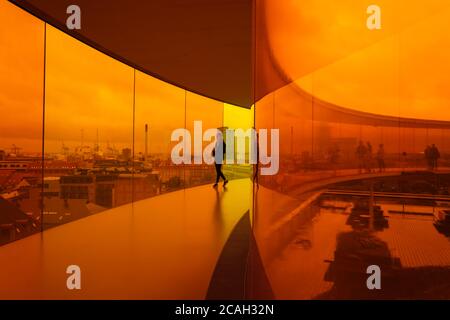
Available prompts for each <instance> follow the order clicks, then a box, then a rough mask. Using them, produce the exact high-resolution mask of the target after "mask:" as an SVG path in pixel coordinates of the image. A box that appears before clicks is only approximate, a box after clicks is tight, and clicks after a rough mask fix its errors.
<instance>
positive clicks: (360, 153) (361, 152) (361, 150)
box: [356, 141, 367, 173]
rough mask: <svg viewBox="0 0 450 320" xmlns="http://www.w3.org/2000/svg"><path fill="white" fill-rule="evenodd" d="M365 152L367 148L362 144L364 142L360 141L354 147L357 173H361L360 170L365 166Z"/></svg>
mask: <svg viewBox="0 0 450 320" xmlns="http://www.w3.org/2000/svg"><path fill="white" fill-rule="evenodd" d="M366 154H367V148H366V146H365V145H364V143H363V142H362V141H360V142H359V145H358V147H357V148H356V157H357V158H358V166H359V173H362V170H363V169H364V168H365V167H366V165H365V161H366Z"/></svg>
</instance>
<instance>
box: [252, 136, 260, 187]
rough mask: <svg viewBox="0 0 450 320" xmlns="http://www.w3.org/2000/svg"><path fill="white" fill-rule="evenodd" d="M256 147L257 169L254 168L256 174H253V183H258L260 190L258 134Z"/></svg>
mask: <svg viewBox="0 0 450 320" xmlns="http://www.w3.org/2000/svg"><path fill="white" fill-rule="evenodd" d="M255 147H256V163H255V167H254V170H255V172H254V174H253V183H256V186H257V187H258V188H259V177H258V174H259V133H257V134H256V143H255Z"/></svg>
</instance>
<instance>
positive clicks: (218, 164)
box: [212, 129, 228, 188]
mask: <svg viewBox="0 0 450 320" xmlns="http://www.w3.org/2000/svg"><path fill="white" fill-rule="evenodd" d="M217 130H219V129H217ZM226 148H227V146H226V144H225V141H224V140H223V136H222V133H221V132H220V131H218V132H217V135H216V145H215V147H214V149H213V151H212V156H213V157H214V167H215V169H216V182H215V183H214V184H213V188H217V186H218V184H219V181H220V178H222V179H223V186H224V187H225V186H226V185H227V183H228V180H227V178H226V177H225V175H224V174H223V172H222V164H223V160H224V159H225V153H226Z"/></svg>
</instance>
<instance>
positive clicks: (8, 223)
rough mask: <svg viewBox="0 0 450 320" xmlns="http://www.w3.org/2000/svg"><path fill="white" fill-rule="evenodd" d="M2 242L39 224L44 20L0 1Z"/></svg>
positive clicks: (25, 233) (0, 193) (8, 240)
mask: <svg viewBox="0 0 450 320" xmlns="http://www.w3.org/2000/svg"><path fill="white" fill-rule="evenodd" d="M0 39H1V41H0V82H1V88H2V89H1V93H0V113H1V114H2V121H1V122H0V132H1V134H0V244H4V243H7V242H10V241H13V240H16V239H20V238H22V237H25V236H28V235H30V234H32V233H34V232H37V231H40V229H41V202H42V201H41V200H42V199H41V188H42V158H41V154H42V123H43V122H42V120H43V118H42V117H43V91H44V89H43V88H44V54H43V52H44V50H43V49H44V23H43V22H42V21H39V20H38V19H36V18H34V17H32V16H30V15H29V14H27V13H26V12H24V11H22V10H20V9H18V8H16V7H15V6H13V5H12V4H10V3H8V2H7V1H1V2H0Z"/></svg>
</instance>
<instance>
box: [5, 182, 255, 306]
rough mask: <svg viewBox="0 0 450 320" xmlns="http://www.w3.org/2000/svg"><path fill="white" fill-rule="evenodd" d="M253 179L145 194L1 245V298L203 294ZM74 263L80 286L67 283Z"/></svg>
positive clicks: (183, 296)
mask: <svg viewBox="0 0 450 320" xmlns="http://www.w3.org/2000/svg"><path fill="white" fill-rule="evenodd" d="M251 192H252V185H251V182H250V180H248V179H242V180H234V181H230V183H229V184H228V186H227V188H226V189H224V188H223V187H222V186H220V187H219V188H218V189H216V190H215V189H213V188H212V187H211V185H205V186H201V187H196V188H191V189H186V190H181V191H176V192H172V193H168V194H164V195H161V196H158V197H154V198H150V199H147V200H142V201H139V202H136V203H134V204H133V205H125V206H121V207H118V208H114V209H111V210H108V211H105V212H103V213H100V214H97V215H93V216H90V217H87V218H84V219H81V220H78V221H75V222H72V223H69V224H66V225H62V226H59V227H55V228H52V229H49V230H46V231H44V232H43V233H42V234H36V235H33V236H30V237H28V238H26V239H23V240H19V241H16V242H13V243H10V244H8V245H5V246H2V247H0V266H1V270H2V272H0V283H1V285H0V298H3V299H16V298H26V299H49V298H56V299H94V298H95V299H204V298H205V297H206V295H207V291H208V286H209V285H210V281H211V277H212V275H213V272H214V269H215V266H216V263H217V261H218V259H219V256H220V253H221V251H222V249H223V247H224V244H225V243H226V241H227V239H228V237H229V235H230V233H231V232H232V230H233V228H234V227H235V225H236V224H237V223H238V221H239V220H240V219H241V218H242V217H243V215H244V214H245V213H248V212H249V210H251V198H252V197H251ZM69 265H78V266H80V268H81V274H82V290H80V291H76V290H74V291H70V290H68V289H67V287H66V279H67V277H68V275H67V274H66V268H67V266H69Z"/></svg>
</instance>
